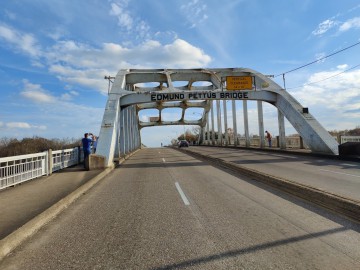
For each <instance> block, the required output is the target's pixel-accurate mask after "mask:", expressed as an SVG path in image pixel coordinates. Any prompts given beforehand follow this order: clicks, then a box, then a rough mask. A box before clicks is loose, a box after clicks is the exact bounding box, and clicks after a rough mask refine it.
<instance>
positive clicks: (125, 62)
mask: <svg viewBox="0 0 360 270" xmlns="http://www.w3.org/2000/svg"><path fill="white" fill-rule="evenodd" d="M51 51H52V52H51V53H49V54H48V55H47V57H48V62H49V63H50V67H49V71H50V72H52V73H53V74H55V75H57V76H58V78H59V79H61V80H63V81H66V82H68V83H76V84H80V85H84V86H87V87H89V88H92V89H96V90H97V91H99V92H102V93H107V85H106V84H105V83H104V75H115V74H116V73H117V71H118V70H119V69H121V68H154V67H159V66H162V67H164V66H165V67H171V68H194V67H204V66H207V65H208V64H209V63H210V62H211V57H210V56H208V55H207V54H205V53H204V52H203V51H202V50H201V49H200V48H197V47H195V46H193V45H191V44H190V43H188V42H186V41H185V40H182V39H176V40H175V41H173V42H172V43H169V44H165V45H162V44H161V43H160V42H159V41H155V40H148V41H145V42H144V43H142V44H140V45H138V46H136V47H133V48H126V47H123V46H121V45H120V44H115V43H104V44H103V46H102V47H101V48H93V47H89V46H87V45H84V44H80V43H75V42H73V41H66V42H64V41H62V42H60V43H58V44H56V45H55V46H54V48H53V49H52V50H51Z"/></svg>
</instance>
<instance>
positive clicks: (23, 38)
mask: <svg viewBox="0 0 360 270" xmlns="http://www.w3.org/2000/svg"><path fill="white" fill-rule="evenodd" d="M0 39H3V40H5V41H6V42H7V43H8V44H11V45H13V46H14V47H15V49H16V50H20V51H22V52H24V53H27V54H29V55H30V56H32V57H37V56H40V54H41V50H40V47H39V45H38V44H37V40H36V39H35V38H34V37H33V35H30V34H27V33H22V32H20V31H16V30H14V29H12V28H10V27H7V26H5V25H0Z"/></svg>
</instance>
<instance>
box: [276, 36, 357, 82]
mask: <svg viewBox="0 0 360 270" xmlns="http://www.w3.org/2000/svg"><path fill="white" fill-rule="evenodd" d="M359 44H360V41H359V42H357V43H355V44H352V45H350V46H348V47H346V48H344V49H341V50H339V51H336V52H334V53H332V54H329V55H326V56H324V57H321V58H319V59H316V60H315V61H312V62H311V63H308V64H305V65H302V66H301V67H298V68H294V69H292V70H289V71H286V72H283V73H280V74H278V75H276V76H274V77H279V76H281V75H282V76H283V77H284V75H285V74H287V73H290V72H293V71H296V70H299V69H301V68H304V67H307V66H310V65H312V64H315V63H317V62H320V61H322V60H324V59H326V58H329V57H330V56H333V55H335V54H338V53H341V52H343V51H345V50H348V49H350V48H352V47H355V46H357V45H359Z"/></svg>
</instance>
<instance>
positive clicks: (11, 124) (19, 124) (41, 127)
mask: <svg viewBox="0 0 360 270" xmlns="http://www.w3.org/2000/svg"><path fill="white" fill-rule="evenodd" d="M3 126H5V127H6V128H8V129H36V130H46V129H47V127H46V126H44V125H39V126H38V125H31V124H29V123H26V122H8V123H6V124H4V125H3ZM0 127H1V125H0Z"/></svg>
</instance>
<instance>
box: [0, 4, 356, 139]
mask: <svg viewBox="0 0 360 270" xmlns="http://www.w3.org/2000/svg"><path fill="white" fill-rule="evenodd" d="M359 41H360V4H359V2H358V1H355V0H354V1H353V0H347V1H338V0H303V1H295V0H272V1H267V0H251V1H250V0H247V1H245V0H226V1H215V0H206V1H205V0H188V1H187V0H166V1H165V0H137V1H135V0H109V1H108V0H76V1H69V0H31V1H30V0H21V1H20V0H18V1H16V0H13V1H2V3H1V10H0V91H1V99H0V137H16V138H23V137H32V136H42V137H46V138H80V137H82V135H83V133H84V132H87V131H90V132H93V133H95V134H98V133H99V130H100V125H101V120H102V116H103V112H104V106H105V104H106V100H107V91H108V82H107V81H106V80H104V76H105V75H111V76H115V74H116V73H117V71H118V70H119V69H126V68H199V67H204V68H206V67H207V68H226V67H246V68H251V69H254V70H257V71H259V72H261V73H263V74H273V75H278V74H282V73H284V72H286V71H289V70H292V69H295V68H297V67H299V66H302V65H304V64H307V63H309V62H312V61H314V60H316V59H319V58H321V57H323V56H326V55H329V54H332V53H334V52H337V51H339V50H342V49H344V48H346V47H348V46H351V45H352V44H356V43H358V42H359ZM359 64H360V45H357V46H354V47H352V48H350V49H347V50H345V51H343V52H341V53H338V54H336V55H334V56H332V57H329V58H326V59H325V60H323V61H319V62H317V63H315V64H313V65H310V66H308V67H306V68H303V69H299V70H297V71H295V72H291V73H288V74H286V87H287V90H288V91H289V92H290V93H291V94H292V95H293V96H295V98H296V99H298V101H299V102H300V103H301V104H302V105H303V106H304V107H309V110H310V112H311V113H312V114H313V115H314V116H315V117H316V118H317V119H318V120H319V122H320V123H321V124H322V125H323V126H324V127H325V128H326V129H328V130H335V129H337V130H340V129H352V128H355V127H356V126H360V120H359V119H360V67H359V66H358V65H359ZM329 77H332V78H330V79H328V78H329ZM275 81H276V82H278V83H279V84H280V85H283V82H282V76H278V77H276V78H275ZM239 106H240V105H239ZM255 110H256V108H255V106H253V104H250V106H249V115H250V116H249V117H250V129H251V130H250V131H251V133H253V134H256V133H257V132H258V131H257V124H256V121H257V120H256V119H257V115H256V112H255ZM264 112H265V128H267V129H269V130H272V131H273V134H276V133H277V123H276V121H277V118H276V110H275V109H274V108H273V107H271V106H270V105H266V106H265V107H264ZM237 114H239V117H238V121H239V124H238V126H239V132H240V133H241V132H242V127H241V126H242V124H241V123H240V122H241V109H240V107H239V112H237ZM142 117H146V116H144V115H143V116H142ZM189 117H191V116H189ZM193 117H195V114H194V115H193ZM228 117H229V126H231V125H232V120H231V117H232V115H231V113H229V115H228ZM181 132H183V127H180V126H178V127H158V128H145V129H143V131H142V140H143V143H144V144H146V145H148V146H159V145H160V142H163V143H164V144H166V143H168V142H169V141H170V139H171V138H173V137H176V136H177V135H178V134H180V133H181ZM287 132H288V133H292V132H294V131H293V130H292V129H291V127H288V126H287Z"/></svg>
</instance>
